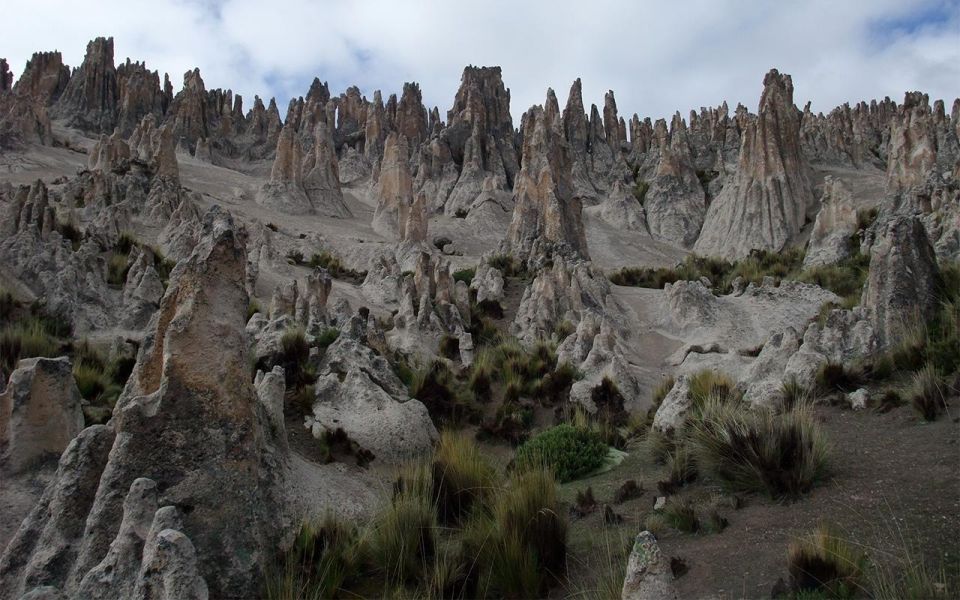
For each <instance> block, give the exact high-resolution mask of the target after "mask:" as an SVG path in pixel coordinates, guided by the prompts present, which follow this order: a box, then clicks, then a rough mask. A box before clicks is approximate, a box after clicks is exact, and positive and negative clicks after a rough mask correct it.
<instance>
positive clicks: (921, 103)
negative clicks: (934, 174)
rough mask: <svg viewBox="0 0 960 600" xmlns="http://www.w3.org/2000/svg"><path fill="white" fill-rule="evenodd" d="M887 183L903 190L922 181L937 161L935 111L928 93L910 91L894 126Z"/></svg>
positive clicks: (888, 147) (894, 188)
mask: <svg viewBox="0 0 960 600" xmlns="http://www.w3.org/2000/svg"><path fill="white" fill-rule="evenodd" d="M887 156H888V159H887V186H888V187H889V188H891V189H892V190H902V189H905V188H910V187H913V186H914V185H918V184H920V183H922V182H923V181H924V180H925V179H926V177H927V174H928V173H929V172H930V171H931V170H932V169H933V168H934V167H935V166H936V164H937V137H936V132H935V130H934V121H933V111H931V109H930V100H929V98H928V97H927V95H926V94H921V93H920V92H908V93H907V94H906V96H905V97H904V99H903V104H902V105H900V107H899V109H898V111H897V116H896V118H895V119H893V123H892V125H891V127H890V142H889V143H888V146H887Z"/></svg>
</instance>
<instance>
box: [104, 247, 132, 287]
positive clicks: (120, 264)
mask: <svg viewBox="0 0 960 600" xmlns="http://www.w3.org/2000/svg"><path fill="white" fill-rule="evenodd" d="M129 271H130V256H129V255H127V254H117V253H116V252H111V253H110V256H109V257H108V258H107V283H109V284H110V285H123V284H124V283H126V281H127V273H128V272H129Z"/></svg>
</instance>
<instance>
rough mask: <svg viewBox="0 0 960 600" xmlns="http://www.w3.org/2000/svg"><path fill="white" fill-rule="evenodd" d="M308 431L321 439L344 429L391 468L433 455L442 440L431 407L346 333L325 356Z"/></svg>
mask: <svg viewBox="0 0 960 600" xmlns="http://www.w3.org/2000/svg"><path fill="white" fill-rule="evenodd" d="M307 427H308V428H310V429H311V431H312V432H313V435H314V437H317V438H323V437H324V436H325V435H326V434H327V433H330V434H333V433H335V432H337V431H338V430H340V431H342V432H343V433H345V434H346V435H347V437H348V438H350V440H352V441H354V442H356V443H357V444H358V445H359V446H360V447H361V448H363V449H364V450H367V451H369V452H371V453H373V455H374V457H375V458H376V459H377V460H381V461H384V462H387V463H398V462H402V461H404V460H406V459H409V458H412V457H415V456H418V455H420V454H423V453H425V452H428V451H429V450H430V448H431V447H432V445H433V443H434V441H436V439H437V437H438V434H437V430H436V428H435V427H434V426H433V423H432V421H431V420H430V415H429V413H428V412H427V408H426V407H425V406H424V405H423V403H421V402H420V401H419V400H416V399H411V398H410V397H409V396H408V395H407V390H406V387H405V386H404V385H403V383H402V382H401V381H400V380H399V379H398V378H397V376H396V375H395V374H394V372H393V369H391V367H390V364H389V363H388V362H387V361H386V359H384V358H383V357H382V356H380V355H379V354H377V353H376V352H374V351H373V350H371V349H370V348H369V347H368V346H366V345H364V344H363V343H362V342H361V341H360V340H358V339H355V338H354V337H353V336H351V335H349V334H348V333H347V332H344V333H341V335H340V337H339V338H337V341H335V342H334V343H333V344H332V345H331V346H330V347H329V348H327V351H326V354H325V355H324V358H323V362H322V363H321V365H320V375H319V377H318V379H317V383H316V400H315V401H314V404H313V416H312V417H308V418H307Z"/></svg>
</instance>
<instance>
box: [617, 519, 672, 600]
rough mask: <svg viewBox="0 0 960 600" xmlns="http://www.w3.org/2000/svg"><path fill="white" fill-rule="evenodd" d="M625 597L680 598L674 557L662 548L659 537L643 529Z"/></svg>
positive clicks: (631, 562)
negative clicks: (665, 554) (676, 585)
mask: <svg viewBox="0 0 960 600" xmlns="http://www.w3.org/2000/svg"><path fill="white" fill-rule="evenodd" d="M620 597H621V598H622V599H623V600H676V598H677V592H676V589H675V587H674V583H673V572H672V571H671V569H670V560H669V559H668V558H667V557H666V556H664V555H663V553H662V552H661V551H660V546H659V544H657V538H656V537H654V535H653V534H652V533H650V532H649V531H641V532H640V533H638V534H637V539H636V540H634V542H633V549H632V550H631V551H630V558H629V559H628V561H627V573H626V576H625V577H624V579H623V590H622V591H621V596H620Z"/></svg>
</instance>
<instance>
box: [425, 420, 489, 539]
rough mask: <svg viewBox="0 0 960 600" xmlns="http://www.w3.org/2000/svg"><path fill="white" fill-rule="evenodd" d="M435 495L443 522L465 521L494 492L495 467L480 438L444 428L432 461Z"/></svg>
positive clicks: (438, 513)
mask: <svg viewBox="0 0 960 600" xmlns="http://www.w3.org/2000/svg"><path fill="white" fill-rule="evenodd" d="M431 470H432V480H433V497H434V498H435V499H436V503H437V515H438V517H439V519H440V522H441V523H443V524H447V525H449V524H453V523H462V522H463V521H464V520H465V519H466V517H467V516H468V515H469V514H470V511H471V509H473V507H474V506H476V505H478V504H480V503H482V502H483V501H485V500H486V499H487V498H488V496H489V495H490V494H491V493H492V492H493V488H494V485H495V478H494V470H493V467H492V466H490V463H489V462H487V460H486V458H485V457H484V456H483V452H482V451H481V450H480V448H479V447H478V446H477V444H476V442H474V441H473V440H472V439H470V438H468V437H466V436H465V435H462V434H457V433H453V432H450V431H444V432H443V434H441V436H440V443H439V444H438V445H437V449H436V452H435V453H434V455H433V462H432V464H431Z"/></svg>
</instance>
